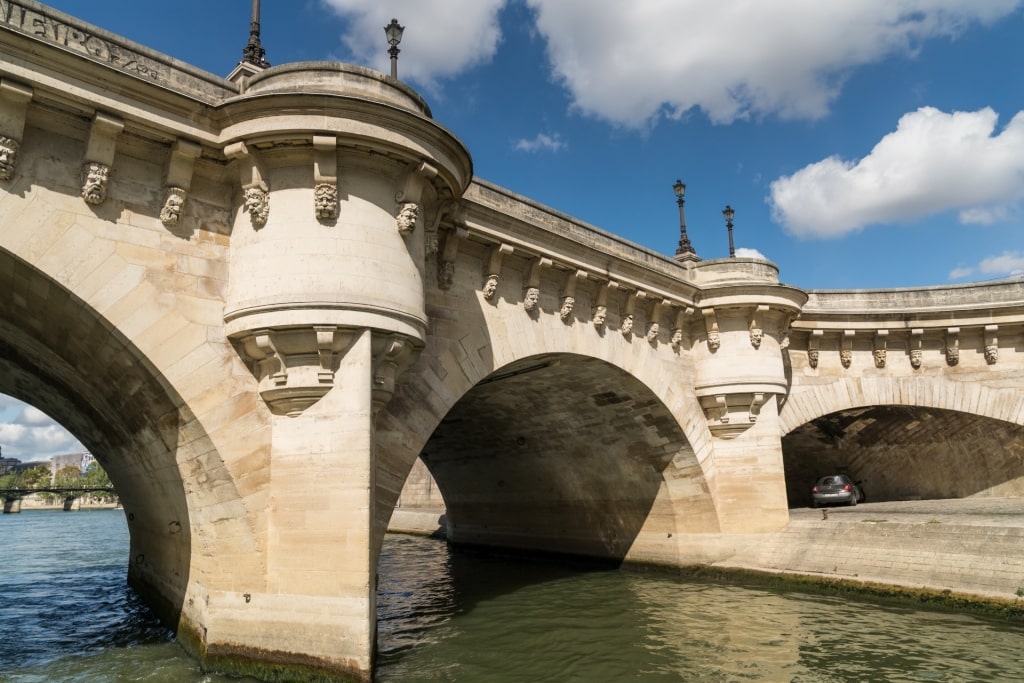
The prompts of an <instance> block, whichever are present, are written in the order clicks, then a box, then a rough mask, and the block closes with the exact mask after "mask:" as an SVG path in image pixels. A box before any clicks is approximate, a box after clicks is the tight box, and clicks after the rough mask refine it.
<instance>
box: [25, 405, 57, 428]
mask: <svg viewBox="0 0 1024 683" xmlns="http://www.w3.org/2000/svg"><path fill="white" fill-rule="evenodd" d="M21 422H22V423H24V424H27V425H49V424H53V419H52V418H51V417H50V416H49V415H47V414H46V413H44V412H43V411H41V410H39V408H36V407H35V406H28V405H27V406H25V409H24V410H22V411H21Z"/></svg>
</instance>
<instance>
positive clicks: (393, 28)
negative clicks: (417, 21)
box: [384, 19, 405, 78]
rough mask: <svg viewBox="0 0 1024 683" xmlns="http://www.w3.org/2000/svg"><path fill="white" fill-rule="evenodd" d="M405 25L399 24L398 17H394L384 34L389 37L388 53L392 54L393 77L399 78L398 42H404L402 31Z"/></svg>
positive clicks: (385, 28)
mask: <svg viewBox="0 0 1024 683" xmlns="http://www.w3.org/2000/svg"><path fill="white" fill-rule="evenodd" d="M404 30H405V27H404V26H401V25H399V23H398V19H392V20H391V23H390V24H388V25H387V26H385V27H384V34H385V35H386V36H387V37H388V45H390V46H391V47H390V49H388V54H389V55H391V78H398V53H399V52H400V50H399V49H398V44H399V43H400V42H402V31H404Z"/></svg>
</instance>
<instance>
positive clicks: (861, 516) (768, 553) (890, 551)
mask: <svg viewBox="0 0 1024 683" xmlns="http://www.w3.org/2000/svg"><path fill="white" fill-rule="evenodd" d="M1022 549H1024V499H1021V498H966V499H955V500H921V501H901V502H886V503H867V504H861V505H858V506H856V507H836V508H822V509H820V510H814V509H809V508H804V509H795V510H790V521H789V524H787V525H786V527H785V528H783V529H782V530H780V531H778V532H775V533H773V534H767V535H765V536H763V537H761V538H759V539H756V540H754V539H752V540H751V543H750V544H749V545H748V546H747V547H746V548H744V549H743V550H741V551H740V552H738V553H736V554H735V555H733V556H731V557H729V558H728V559H724V560H721V561H719V562H716V563H715V564H714V566H715V567H721V568H733V569H750V570H756V571H765V572H775V573H793V574H802V575H809V576H817V577H822V578H828V579H841V580H849V581H854V582H867V583H878V584H887V585H892V586H899V587H904V588H910V589H922V588H923V589H927V590H935V591H952V592H954V593H960V594H966V595H971V596H978V597H981V598H987V599H993V598H994V599H997V600H1017V599H1019V598H1021V595H1020V594H1021V593H1024V553H1022V552H1021V551H1022Z"/></svg>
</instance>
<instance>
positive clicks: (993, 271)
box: [978, 251, 1024, 276]
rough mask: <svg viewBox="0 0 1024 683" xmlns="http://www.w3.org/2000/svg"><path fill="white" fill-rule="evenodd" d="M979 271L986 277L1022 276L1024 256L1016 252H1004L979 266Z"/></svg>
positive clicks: (1023, 272)
mask: <svg viewBox="0 0 1024 683" xmlns="http://www.w3.org/2000/svg"><path fill="white" fill-rule="evenodd" d="M978 270H979V271H981V272H982V273H984V274H986V275H995V276H1001V275H1021V274H1024V254H1020V253H1018V252H1016V251H1004V252H1003V253H1002V254H1000V255H999V256H992V257H990V258H987V259H985V260H984V261H982V262H981V263H980V264H978Z"/></svg>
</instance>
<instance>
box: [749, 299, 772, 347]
mask: <svg viewBox="0 0 1024 683" xmlns="http://www.w3.org/2000/svg"><path fill="white" fill-rule="evenodd" d="M766 313H768V306H766V305H764V304H759V305H758V306H757V308H755V309H754V313H753V315H751V317H750V325H749V327H748V329H749V331H750V345H751V346H753V347H754V348H755V349H759V348H761V342H763V341H764V328H762V327H761V324H760V323H758V322H757V320H758V318H763V317H764V315H763V314H766Z"/></svg>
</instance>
